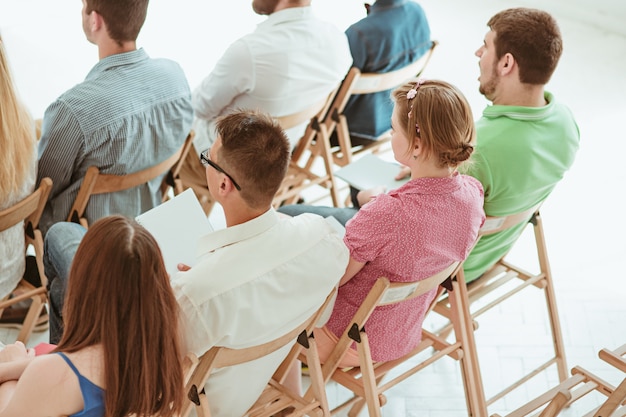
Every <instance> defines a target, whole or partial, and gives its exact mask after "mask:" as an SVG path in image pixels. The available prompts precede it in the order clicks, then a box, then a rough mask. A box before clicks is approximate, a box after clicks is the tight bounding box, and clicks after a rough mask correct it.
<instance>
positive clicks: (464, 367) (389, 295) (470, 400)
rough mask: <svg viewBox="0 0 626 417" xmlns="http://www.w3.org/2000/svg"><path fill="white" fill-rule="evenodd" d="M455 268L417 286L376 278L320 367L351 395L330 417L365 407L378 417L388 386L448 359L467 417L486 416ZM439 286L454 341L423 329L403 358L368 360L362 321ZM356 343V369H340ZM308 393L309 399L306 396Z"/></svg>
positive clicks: (461, 284) (462, 290) (351, 413)
mask: <svg viewBox="0 0 626 417" xmlns="http://www.w3.org/2000/svg"><path fill="white" fill-rule="evenodd" d="M459 268H460V266H459V262H455V263H453V264H451V265H450V266H449V267H447V268H446V269H445V270H443V271H441V272H440V273H438V274H436V275H434V276H432V277H429V278H426V279H424V280H421V281H417V282H409V283H390V282H389V280H388V279H387V278H379V279H378V280H377V281H376V283H375V284H374V286H373V287H372V289H371V290H370V292H369V294H368V295H367V297H366V298H365V300H364V301H363V303H362V304H361V306H360V307H359V309H358V310H357V312H356V313H355V315H354V317H353V319H352V321H351V324H350V325H348V327H347V328H346V330H345V331H344V332H343V334H342V335H341V337H340V338H339V341H338V342H337V345H336V346H335V348H334V349H333V351H332V352H331V353H330V355H329V357H328V359H327V360H326V361H325V362H324V363H323V364H322V374H323V377H324V381H325V382H328V381H329V380H330V379H332V380H333V381H335V382H337V383H339V384H341V385H342V386H344V387H346V388H348V389H349V390H351V391H352V392H353V394H354V396H353V397H352V398H351V399H349V400H348V401H346V402H344V403H343V404H341V405H339V406H337V407H336V408H335V409H333V410H332V413H333V414H335V413H337V412H340V411H342V410H344V409H346V408H348V407H351V408H350V411H349V413H348V415H349V416H352V417H354V416H357V415H358V414H359V412H360V411H361V409H362V408H363V407H364V406H365V405H367V409H368V415H369V416H371V417H372V416H376V417H379V416H381V409H380V408H381V406H383V405H384V404H385V403H386V398H385V395H384V392H385V391H387V390H388V389H389V388H391V387H393V386H395V385H397V384H398V383H400V382H402V381H404V380H405V379H407V378H408V377H410V376H411V375H413V374H415V373H417V372H418V371H420V370H422V369H424V368H425V367H427V366H428V365H430V364H432V363H434V362H435V361H437V360H439V359H441V358H443V357H445V356H449V357H451V358H453V359H455V360H458V361H459V362H460V365H461V374H462V377H463V384H464V386H465V391H466V403H467V408H468V415H469V416H474V417H485V416H486V415H487V408H486V405H485V400H484V393H483V388H482V383H481V377H480V370H479V366H478V359H477V357H476V355H475V351H474V349H473V348H472V347H473V346H474V341H473V329H472V328H471V323H469V322H468V321H467V317H468V315H467V314H464V312H463V311H464V310H466V309H467V305H466V304H465V303H464V300H466V299H467V297H466V295H465V294H464V293H465V291H466V288H465V284H464V282H463V281H460V280H458V279H456V271H457V270H458V269H459ZM439 286H443V287H445V288H446V289H447V290H448V293H449V294H450V297H449V298H450V302H451V312H452V323H453V327H454V333H455V340H454V341H452V342H447V341H446V340H445V339H443V338H440V337H439V336H437V335H435V334H433V333H430V332H428V331H426V330H423V331H422V341H421V342H420V343H419V345H418V346H417V347H416V348H415V349H413V350H412V351H411V352H409V353H408V354H406V355H404V356H402V357H401V358H399V359H396V360H392V361H385V362H373V361H372V358H371V354H370V348H369V342H368V338H367V333H366V328H367V320H368V318H369V317H370V315H371V314H372V312H373V311H374V309H375V308H376V307H378V306H384V305H390V304H395V303H400V302H403V301H406V300H409V299H412V298H415V297H417V296H420V295H422V294H425V293H427V292H428V291H431V290H433V289H436V288H438V287H439ZM353 343H356V346H357V352H358V357H359V365H360V366H358V367H355V368H349V369H342V368H339V367H338V365H339V363H340V361H341V359H342V358H343V356H344V355H345V353H346V352H347V350H348V349H349V348H350V346H352V344H353ZM429 348H432V349H433V353H432V354H431V355H429V356H428V357H427V358H426V359H424V360H422V361H421V362H420V363H418V364H414V362H413V361H409V360H410V359H411V358H413V357H415V356H416V355H418V354H420V353H422V352H424V351H426V350H427V349H429ZM409 364H411V367H410V369H408V370H404V371H403V372H402V373H401V374H400V375H398V376H396V377H394V378H393V379H391V380H389V381H387V382H385V383H383V378H384V377H385V376H386V375H387V374H388V373H389V372H390V371H392V370H394V369H396V368H398V370H400V369H401V367H402V368H404V367H406V366H407V365H409ZM307 395H310V394H309V393H307Z"/></svg>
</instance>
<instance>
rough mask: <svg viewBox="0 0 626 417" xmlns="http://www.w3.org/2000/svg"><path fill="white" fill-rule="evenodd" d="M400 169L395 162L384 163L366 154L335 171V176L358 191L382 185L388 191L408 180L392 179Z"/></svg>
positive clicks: (374, 156)
mask: <svg viewBox="0 0 626 417" xmlns="http://www.w3.org/2000/svg"><path fill="white" fill-rule="evenodd" d="M400 168H401V165H400V164H398V163H396V162H389V161H385V160H383V159H381V158H379V157H378V156H376V155H372V154H368V155H365V156H363V157H361V158H359V159H357V160H356V161H354V162H352V163H351V164H349V165H346V166H345V167H343V168H341V169H339V170H337V171H336V172H335V176H336V177H338V178H341V179H342V180H344V181H345V182H347V183H348V184H350V185H351V186H353V187H354V188H356V189H358V190H368V189H370V188H374V187H377V186H379V185H383V186H385V187H387V191H389V190H394V189H396V188H398V187H400V186H402V185H403V184H404V183H406V182H407V181H408V180H409V178H405V179H402V180H400V181H396V180H395V179H394V177H395V176H396V175H397V174H398V172H399V171H400Z"/></svg>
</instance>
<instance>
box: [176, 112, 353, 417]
mask: <svg viewBox="0 0 626 417" xmlns="http://www.w3.org/2000/svg"><path fill="white" fill-rule="evenodd" d="M217 133H218V134H217V139H216V141H215V142H214V144H213V146H211V148H210V149H207V150H205V151H203V152H202V153H201V155H200V161H201V162H202V164H203V165H204V166H205V171H206V180H207V184H208V189H209V191H210V193H211V196H212V198H214V199H215V200H216V201H217V202H218V203H220V204H221V205H222V207H223V208H224V215H225V217H226V226H227V227H226V228H225V229H222V230H217V231H214V232H212V233H210V234H209V235H207V236H205V237H203V238H201V239H200V240H199V242H198V248H197V251H196V252H197V254H198V256H197V262H196V264H195V265H194V266H193V268H189V267H187V266H185V265H182V264H181V265H179V270H180V272H179V273H178V274H176V275H175V276H174V277H172V281H171V282H172V287H173V288H174V293H175V294H176V298H177V300H178V303H179V305H180V308H181V312H182V317H183V320H184V323H185V324H184V327H185V340H186V343H187V350H188V351H191V352H193V353H195V354H196V355H198V356H201V355H202V354H204V353H205V352H206V351H208V350H209V349H210V348H212V347H213V346H226V347H229V348H242V347H248V346H253V345H257V344H261V343H265V342H269V341H271V340H273V339H275V338H277V337H279V336H282V335H283V334H285V333H287V332H288V331H290V330H292V329H294V328H295V327H296V326H298V325H299V324H300V323H301V322H303V321H304V320H306V318H308V317H310V316H311V315H312V314H313V313H314V312H315V311H316V310H317V309H318V308H319V307H320V306H321V304H322V303H323V302H324V300H325V298H326V296H327V295H328V294H329V293H330V291H331V290H332V288H333V287H334V286H335V285H337V283H338V282H339V279H340V278H341V276H342V275H343V273H344V271H345V268H346V265H347V263H348V252H347V249H346V247H345V245H344V243H343V240H342V238H341V236H339V234H337V233H336V232H335V230H334V229H333V227H332V226H330V225H329V224H328V223H327V222H326V221H325V220H324V219H323V218H322V217H320V216H315V215H307V216H299V217H297V218H284V217H282V216H280V215H278V214H277V213H276V212H275V211H274V209H273V208H272V206H271V204H272V200H273V198H274V194H275V193H276V191H277V190H278V188H279V186H280V184H281V183H282V180H283V178H284V176H285V173H286V170H287V166H288V164H289V159H290V154H291V146H290V145H289V141H288V140H287V137H286V135H285V132H284V131H283V130H282V129H281V128H280V126H279V125H278V123H277V122H276V121H275V120H274V119H272V118H271V117H270V116H269V115H267V114H264V113H258V112H254V111H247V110H244V111H238V112H236V113H233V114H230V115H228V116H225V117H223V118H221V119H218V121H217ZM196 163H198V164H199V163H200V162H196ZM320 260H323V262H320ZM287 348H289V347H287ZM287 353H288V349H287V350H285V349H281V350H279V351H277V352H275V353H273V354H271V355H268V356H266V357H263V358H261V359H258V360H255V361H252V362H249V363H246V364H243V365H238V366H233V367H229V368H223V369H220V370H219V372H216V373H214V374H212V375H211V378H209V381H208V383H207V385H206V386H205V391H206V393H207V397H208V400H209V404H210V407H211V415H213V416H217V417H219V416H235V415H243V414H244V413H245V411H246V410H247V409H248V408H249V407H250V406H251V405H252V404H253V403H254V401H256V399H257V398H258V396H259V395H260V393H261V391H262V390H263V388H264V387H265V385H266V384H267V382H268V381H269V379H270V377H271V376H272V374H273V373H274V371H275V370H276V369H277V368H278V365H279V364H280V363H281V362H282V360H283V359H284V358H285V356H286V355H287ZM241 381H246V383H245V384H244V385H241ZM233 386H239V387H240V389H237V390H233V389H232V387H233Z"/></svg>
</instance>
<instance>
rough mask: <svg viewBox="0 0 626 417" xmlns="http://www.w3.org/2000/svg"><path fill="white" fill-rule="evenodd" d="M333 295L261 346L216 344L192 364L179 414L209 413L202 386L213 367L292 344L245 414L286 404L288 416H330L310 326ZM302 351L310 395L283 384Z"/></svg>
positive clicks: (259, 416) (264, 416)
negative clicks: (294, 325) (301, 319)
mask: <svg viewBox="0 0 626 417" xmlns="http://www.w3.org/2000/svg"><path fill="white" fill-rule="evenodd" d="M335 294H336V289H333V291H332V292H331V293H330V294H329V295H328V297H327V298H326V300H325V302H324V304H323V305H322V306H321V307H320V308H319V309H318V310H317V311H316V312H315V313H314V314H313V315H312V316H311V317H310V318H309V319H307V320H306V321H305V322H304V323H302V324H301V325H299V326H298V327H296V328H295V329H293V330H292V331H290V332H288V333H287V334H285V335H283V336H281V337H279V338H276V339H274V340H272V341H270V342H267V343H264V344H262V345H258V346H252V347H249V348H243V349H230V348H226V347H220V346H216V347H213V348H211V349H210V350H209V351H208V352H206V353H205V354H204V355H202V357H201V358H200V360H199V362H198V363H197V365H195V366H194V370H193V373H192V375H191V378H190V379H189V381H188V382H187V386H186V392H187V396H188V399H189V401H188V402H186V404H185V406H184V407H183V411H182V413H181V416H182V417H186V416H188V415H189V413H190V412H191V410H192V408H194V407H195V409H196V413H197V416H198V417H210V416H211V411H210V406H209V403H208V399H207V398H206V395H205V394H204V390H203V387H204V386H205V384H206V382H207V380H208V379H209V377H210V375H211V371H212V370H213V369H217V368H224V367H228V366H233V365H238V364H241V363H245V362H249V361H253V360H255V359H259V358H261V357H263V356H267V355H269V354H270V353H272V352H275V351H276V350H278V349H280V348H282V347H284V346H286V345H288V344H293V347H292V348H291V350H290V352H289V354H288V355H287V357H286V358H285V359H284V360H283V362H282V363H281V365H280V366H279V367H278V369H277V370H276V372H275V373H274V375H273V376H272V378H271V379H270V381H269V382H268V385H267V387H266V388H265V390H264V391H263V393H262V394H261V396H260V397H259V399H258V400H257V401H256V402H255V403H254V404H253V405H252V407H250V409H249V410H248V412H247V413H246V416H249V417H270V416H272V415H274V414H276V413H278V412H280V411H282V410H285V409H286V408H288V407H294V411H293V412H291V413H290V414H289V415H290V416H302V415H311V416H319V417H327V416H330V412H329V409H328V400H327V399H326V391H325V389H324V381H323V378H322V368H321V365H320V361H319V356H318V352H317V345H316V344H315V339H314V338H313V329H314V327H315V325H316V324H317V322H318V321H319V320H320V317H322V315H323V314H324V312H325V311H326V309H327V308H328V307H329V305H330V304H331V302H332V301H333V300H334V297H335ZM302 350H304V352H305V353H304V356H305V357H306V359H307V363H309V372H310V377H311V385H310V388H309V391H310V396H308V397H306V398H305V397H302V396H300V395H299V394H297V393H295V392H293V391H291V390H290V389H289V388H287V387H285V386H284V385H283V381H284V379H285V377H286V375H287V372H288V371H289V368H290V367H291V366H293V365H294V364H295V363H296V362H295V359H296V358H297V357H298V355H300V354H301V351H302Z"/></svg>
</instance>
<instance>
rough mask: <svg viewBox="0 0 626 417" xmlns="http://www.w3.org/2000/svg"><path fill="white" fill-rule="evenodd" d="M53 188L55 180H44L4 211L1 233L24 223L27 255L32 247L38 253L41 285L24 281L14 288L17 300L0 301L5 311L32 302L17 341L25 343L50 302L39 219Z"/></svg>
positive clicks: (0, 226) (13, 298) (0, 305)
mask: <svg viewBox="0 0 626 417" xmlns="http://www.w3.org/2000/svg"><path fill="white" fill-rule="evenodd" d="M51 189H52V180H51V179H50V178H47V177H46V178H43V179H42V180H41V182H40V184H39V187H37V189H36V190H35V191H33V192H32V193H31V194H30V195H29V196H28V197H26V198H24V199H23V200H21V201H20V202H18V203H17V204H14V205H13V206H11V207H9V208H7V209H4V210H2V211H0V232H2V231H4V230H6V229H8V228H9V227H13V226H15V225H17V224H20V223H22V224H23V225H24V238H25V243H26V245H25V247H24V255H25V252H26V248H27V247H28V246H29V245H32V247H33V248H34V250H35V261H36V264H37V271H38V273H39V283H40V285H39V286H35V284H33V283H31V282H28V281H27V280H26V279H22V280H21V281H20V282H19V283H18V284H17V287H16V288H15V289H14V291H15V294H14V296H13V297H11V298H8V299H5V300H0V312H1V311H2V310H4V309H5V308H8V307H11V306H13V305H15V304H17V303H19V302H21V301H23V300H28V299H30V301H31V303H30V305H29V307H28V313H27V315H26V317H25V318H24V321H23V322H22V326H21V329H20V332H19V334H18V335H17V340H19V341H21V342H23V343H28V339H29V337H30V335H31V333H32V332H33V329H34V328H35V325H36V324H37V320H38V319H39V318H40V313H41V312H42V311H43V309H44V304H45V302H46V300H47V291H46V286H47V284H48V281H47V279H46V275H45V273H44V267H43V236H42V234H41V231H40V230H39V220H40V218H41V214H42V213H43V210H44V208H45V206H46V202H47V201H48V195H49V194H50V190H51ZM43 320H47V317H43Z"/></svg>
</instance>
